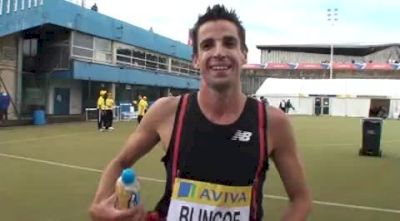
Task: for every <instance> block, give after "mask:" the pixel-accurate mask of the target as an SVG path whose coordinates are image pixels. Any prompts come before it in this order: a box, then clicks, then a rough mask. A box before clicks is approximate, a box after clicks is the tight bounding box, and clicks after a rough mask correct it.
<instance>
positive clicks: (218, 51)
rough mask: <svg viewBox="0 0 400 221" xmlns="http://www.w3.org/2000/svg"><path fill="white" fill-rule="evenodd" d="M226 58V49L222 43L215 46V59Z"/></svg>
mask: <svg viewBox="0 0 400 221" xmlns="http://www.w3.org/2000/svg"><path fill="white" fill-rule="evenodd" d="M225 56H226V48H225V47H224V45H223V44H222V43H217V44H216V45H215V50H214V57H217V58H221V57H225Z"/></svg>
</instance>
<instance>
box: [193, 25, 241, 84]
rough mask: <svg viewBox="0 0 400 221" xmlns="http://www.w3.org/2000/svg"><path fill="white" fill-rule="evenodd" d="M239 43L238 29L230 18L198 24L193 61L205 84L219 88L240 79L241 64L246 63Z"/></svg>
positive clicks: (236, 82) (237, 82)
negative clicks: (196, 46)
mask: <svg viewBox="0 0 400 221" xmlns="http://www.w3.org/2000/svg"><path fill="white" fill-rule="evenodd" d="M240 45H241V42H240V39H239V33H238V29H237V27H236V26H235V25H234V24H233V23H232V22H230V21H226V20H217V21H209V22H206V23H204V24H203V25H201V26H200V28H199V31H198V49H199V50H198V53H197V54H195V55H194V57H193V65H194V66H195V67H196V68H199V69H200V73H201V75H202V78H203V80H204V81H205V83H206V84H207V85H208V86H209V87H211V88H214V89H217V90H221V89H224V88H228V87H231V86H232V85H233V84H239V83H240V71H241V67H242V65H243V64H245V63H246V54H245V53H244V52H243V51H242V50H241V48H240Z"/></svg>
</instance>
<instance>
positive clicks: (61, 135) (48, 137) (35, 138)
mask: <svg viewBox="0 0 400 221" xmlns="http://www.w3.org/2000/svg"><path fill="white" fill-rule="evenodd" d="M88 133H94V132H88ZM82 134H83V133H69V134H60V135H54V136H47V137H34V138H27V139H18V140H8V141H2V142H0V144H13V143H25V142H31V141H40V140H51V139H57V138H61V137H70V136H76V135H82Z"/></svg>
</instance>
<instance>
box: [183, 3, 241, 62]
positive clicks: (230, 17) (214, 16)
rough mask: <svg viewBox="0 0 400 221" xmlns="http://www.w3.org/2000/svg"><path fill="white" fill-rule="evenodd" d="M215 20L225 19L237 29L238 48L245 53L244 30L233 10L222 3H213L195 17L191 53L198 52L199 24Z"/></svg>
mask: <svg viewBox="0 0 400 221" xmlns="http://www.w3.org/2000/svg"><path fill="white" fill-rule="evenodd" d="M216 20H227V21H230V22H232V23H233V24H234V25H235V26H236V27H237V29H238V32H239V39H240V49H241V50H242V51H244V52H245V53H247V51H248V50H247V46H246V31H245V30H244V27H243V25H242V22H241V21H240V20H239V17H238V16H237V15H236V12H235V10H233V9H231V10H230V11H229V10H228V9H226V8H225V6H224V5H219V4H217V5H214V6H213V7H212V8H211V7H210V6H208V7H207V11H206V13H205V14H204V15H200V16H199V18H198V19H197V22H196V24H195V25H194V27H193V28H192V33H191V34H192V38H193V39H192V40H193V41H192V46H193V55H195V54H197V52H198V47H197V43H198V36H197V34H198V32H199V28H200V26H201V25H203V24H204V23H206V22H208V21H216Z"/></svg>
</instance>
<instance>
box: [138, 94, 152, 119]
mask: <svg viewBox="0 0 400 221" xmlns="http://www.w3.org/2000/svg"><path fill="white" fill-rule="evenodd" d="M148 107H149V103H148V102H147V97H146V96H143V98H142V99H141V100H140V101H139V103H138V118H137V121H138V123H139V124H140V122H141V121H142V119H143V116H144V114H145V113H146V112H147V108H148Z"/></svg>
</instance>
